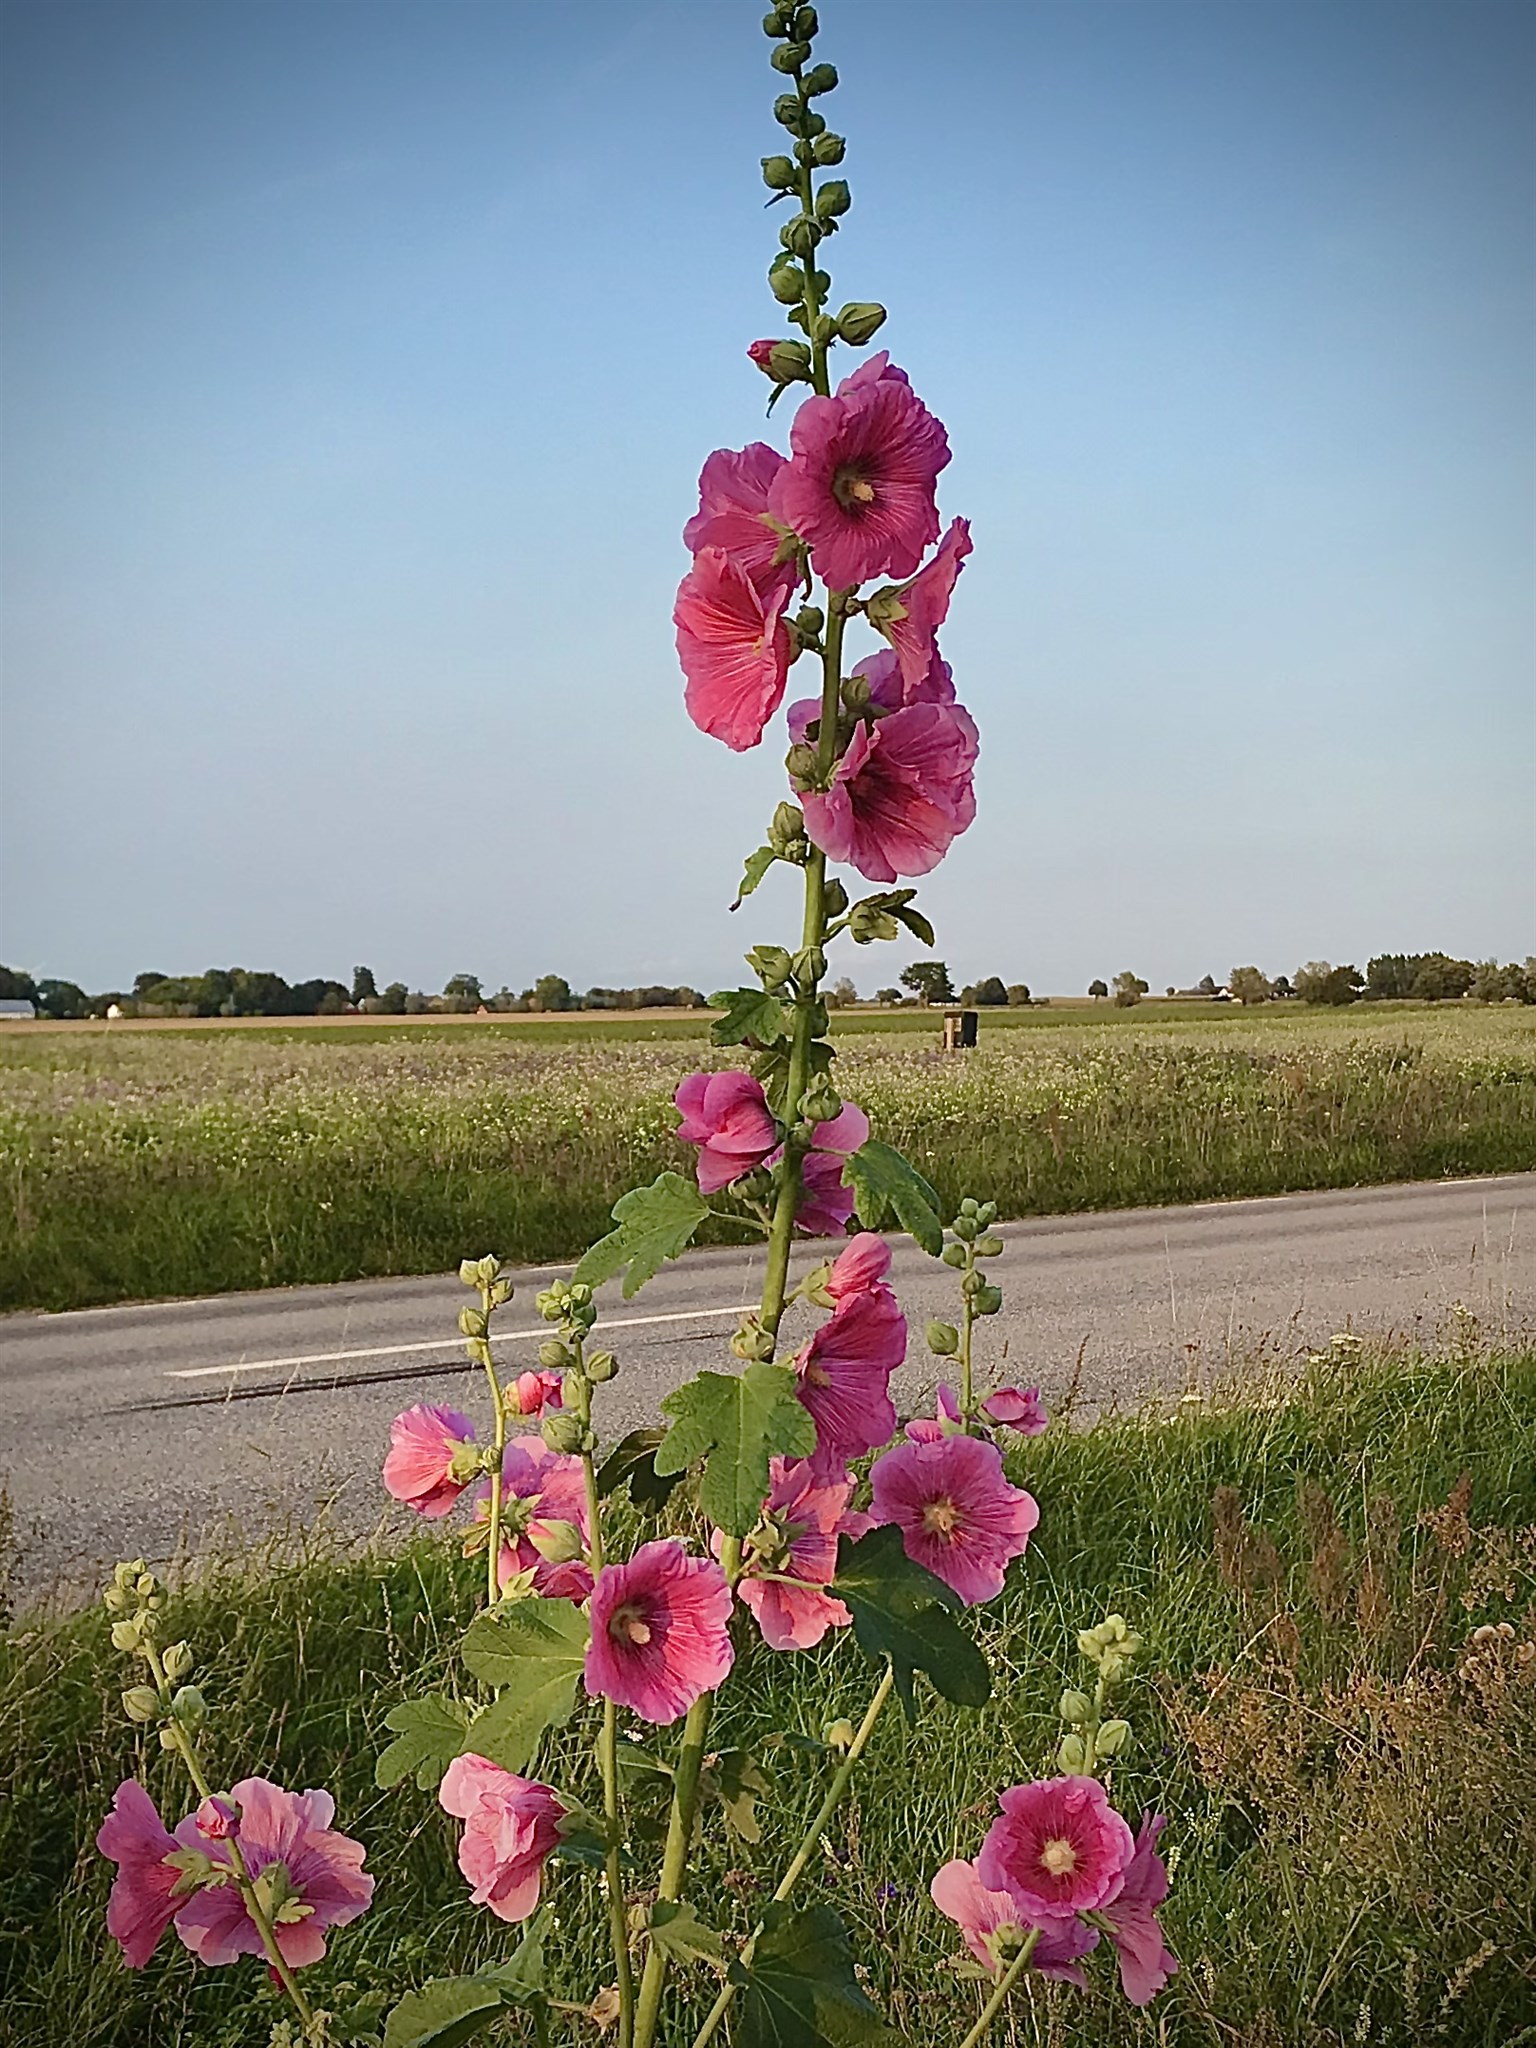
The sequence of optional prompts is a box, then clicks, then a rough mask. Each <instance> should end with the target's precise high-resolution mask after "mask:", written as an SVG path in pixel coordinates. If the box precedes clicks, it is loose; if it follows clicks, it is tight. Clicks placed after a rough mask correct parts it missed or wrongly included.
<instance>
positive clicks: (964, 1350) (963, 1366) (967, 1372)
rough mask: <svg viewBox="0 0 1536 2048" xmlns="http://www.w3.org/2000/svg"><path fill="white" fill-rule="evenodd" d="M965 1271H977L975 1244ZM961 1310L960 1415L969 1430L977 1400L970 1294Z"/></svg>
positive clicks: (968, 1252)
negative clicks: (973, 1378)
mask: <svg viewBox="0 0 1536 2048" xmlns="http://www.w3.org/2000/svg"><path fill="white" fill-rule="evenodd" d="M965 1270H966V1272H967V1273H974V1272H975V1270H976V1247H975V1246H974V1245H973V1244H968V1245H967V1246H966V1248H965ZM960 1309H961V1315H960V1380H961V1387H960V1413H961V1415H962V1416H963V1418H964V1420H965V1424H966V1427H967V1428H969V1427H970V1421H971V1403H972V1401H973V1400H974V1398H975V1395H974V1390H973V1385H972V1375H971V1337H972V1334H973V1332H974V1331H975V1328H976V1310H975V1306H974V1304H973V1303H972V1300H971V1297H970V1295H969V1294H965V1295H962V1297H961V1301H960Z"/></svg>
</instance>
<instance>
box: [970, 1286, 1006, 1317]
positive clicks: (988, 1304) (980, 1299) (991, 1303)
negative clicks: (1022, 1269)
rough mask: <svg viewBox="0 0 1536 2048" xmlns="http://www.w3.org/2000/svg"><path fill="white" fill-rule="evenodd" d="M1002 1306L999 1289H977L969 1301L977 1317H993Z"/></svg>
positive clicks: (1000, 1290) (1001, 1292)
mask: <svg viewBox="0 0 1536 2048" xmlns="http://www.w3.org/2000/svg"><path fill="white" fill-rule="evenodd" d="M1002 1305H1003V1290H1002V1289H1001V1287H979V1288H977V1290H976V1293H975V1295H974V1296H973V1298H972V1301H971V1307H972V1309H973V1310H974V1312H975V1313H976V1314H977V1315H979V1316H995V1315H996V1314H997V1312H998V1310H999V1309H1000V1308H1001V1307H1002Z"/></svg>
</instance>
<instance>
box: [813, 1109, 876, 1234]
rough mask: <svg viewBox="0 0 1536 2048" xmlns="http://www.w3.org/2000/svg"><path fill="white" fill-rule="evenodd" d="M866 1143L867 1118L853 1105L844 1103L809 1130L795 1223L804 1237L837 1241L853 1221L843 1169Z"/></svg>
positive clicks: (852, 1196) (851, 1193) (852, 1193)
mask: <svg viewBox="0 0 1536 2048" xmlns="http://www.w3.org/2000/svg"><path fill="white" fill-rule="evenodd" d="M868 1142H869V1118H868V1117H867V1116H866V1115H865V1114H864V1112H863V1110H862V1109H860V1108H859V1106H858V1104H857V1103H856V1102H845V1103H844V1104H843V1106H842V1108H841V1110H839V1112H838V1114H837V1115H836V1116H834V1117H829V1118H828V1119H827V1120H826V1122H825V1123H819V1124H815V1125H813V1126H812V1129H811V1149H810V1151H809V1152H807V1153H806V1155H805V1157H804V1159H803V1160H802V1161H801V1162H800V1201H799V1204H798V1206H797V1208H796V1210H795V1223H796V1225H797V1226H798V1227H799V1228H800V1229H801V1230H803V1231H804V1232H805V1234H806V1235H807V1237H841V1236H842V1234H843V1232H844V1231H845V1230H846V1229H847V1228H848V1225H849V1223H850V1222H851V1221H852V1220H853V1210H854V1192H853V1189H852V1188H851V1187H848V1186H847V1185H846V1184H845V1183H844V1180H843V1168H844V1165H845V1163H846V1162H847V1160H848V1159H849V1158H850V1157H851V1155H852V1154H853V1153H855V1152H857V1151H858V1150H859V1148H860V1146H861V1145H865V1144H867V1143H868Z"/></svg>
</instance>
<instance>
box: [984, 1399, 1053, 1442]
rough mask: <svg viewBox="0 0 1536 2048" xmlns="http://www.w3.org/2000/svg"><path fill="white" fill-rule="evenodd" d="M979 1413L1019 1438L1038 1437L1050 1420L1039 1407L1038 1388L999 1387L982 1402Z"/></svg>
mask: <svg viewBox="0 0 1536 2048" xmlns="http://www.w3.org/2000/svg"><path fill="white" fill-rule="evenodd" d="M981 1412H982V1414H983V1415H986V1416H989V1417H990V1418H991V1420H992V1421H993V1422H1001V1423H1004V1424H1006V1426H1007V1427H1008V1428H1009V1429H1016V1430H1017V1431H1018V1432H1019V1434H1020V1435H1021V1436H1039V1434H1040V1433H1041V1431H1042V1430H1043V1429H1045V1428H1046V1426H1047V1425H1048V1424H1049V1422H1050V1419H1051V1418H1050V1417H1049V1416H1048V1415H1047V1414H1046V1412H1045V1410H1044V1409H1043V1408H1042V1407H1041V1405H1040V1389H1039V1388H1038V1387H999V1388H998V1389H997V1392H996V1393H995V1394H988V1396H987V1398H986V1399H985V1401H983V1402H982V1404H981Z"/></svg>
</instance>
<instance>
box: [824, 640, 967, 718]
mask: <svg viewBox="0 0 1536 2048" xmlns="http://www.w3.org/2000/svg"><path fill="white" fill-rule="evenodd" d="M853 672H854V674H855V675H856V676H862V677H863V678H864V680H865V682H866V683H868V685H869V701H870V702H871V704H876V705H878V706H879V707H880V709H881V710H882V711H900V710H901V709H902V708H903V706H905V705H907V704H953V703H954V701H955V679H954V675H953V674H952V672H951V670H950V666H949V663H948V662H947V661H946V660H945V659H944V657H943V655H942V654H940V653H939V651H938V649H937V648H935V649H934V651H933V659H932V660H931V661H930V662H929V664H928V666H927V668H926V669H924V671H923V672H922V674H921V675H920V676H918V677H917V678H916V680H915V681H913V682H911V683H908V681H907V679H906V678H905V677H904V676H903V674H902V672H901V663H900V662H899V661H898V660H897V659H896V656H895V655H894V654H893V653H892V652H891V650H890V648H889V647H882V648H881V650H880V652H879V653H878V654H868V655H866V656H865V657H864V659H863V660H862V661H861V662H859V663H858V664H857V665H856V666H855V668H854V671H853ZM799 708H800V707H799V706H798V705H794V706H792V707H791V709H790V713H789V716H790V718H791V720H793V719H794V716H795V713H796V712H797V711H798V710H799ZM820 708H821V707H820V705H819V704H818V705H814V706H813V707H812V709H811V711H810V713H809V716H810V717H811V718H814V717H815V716H816V715H817V712H818V711H819V710H820Z"/></svg>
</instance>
